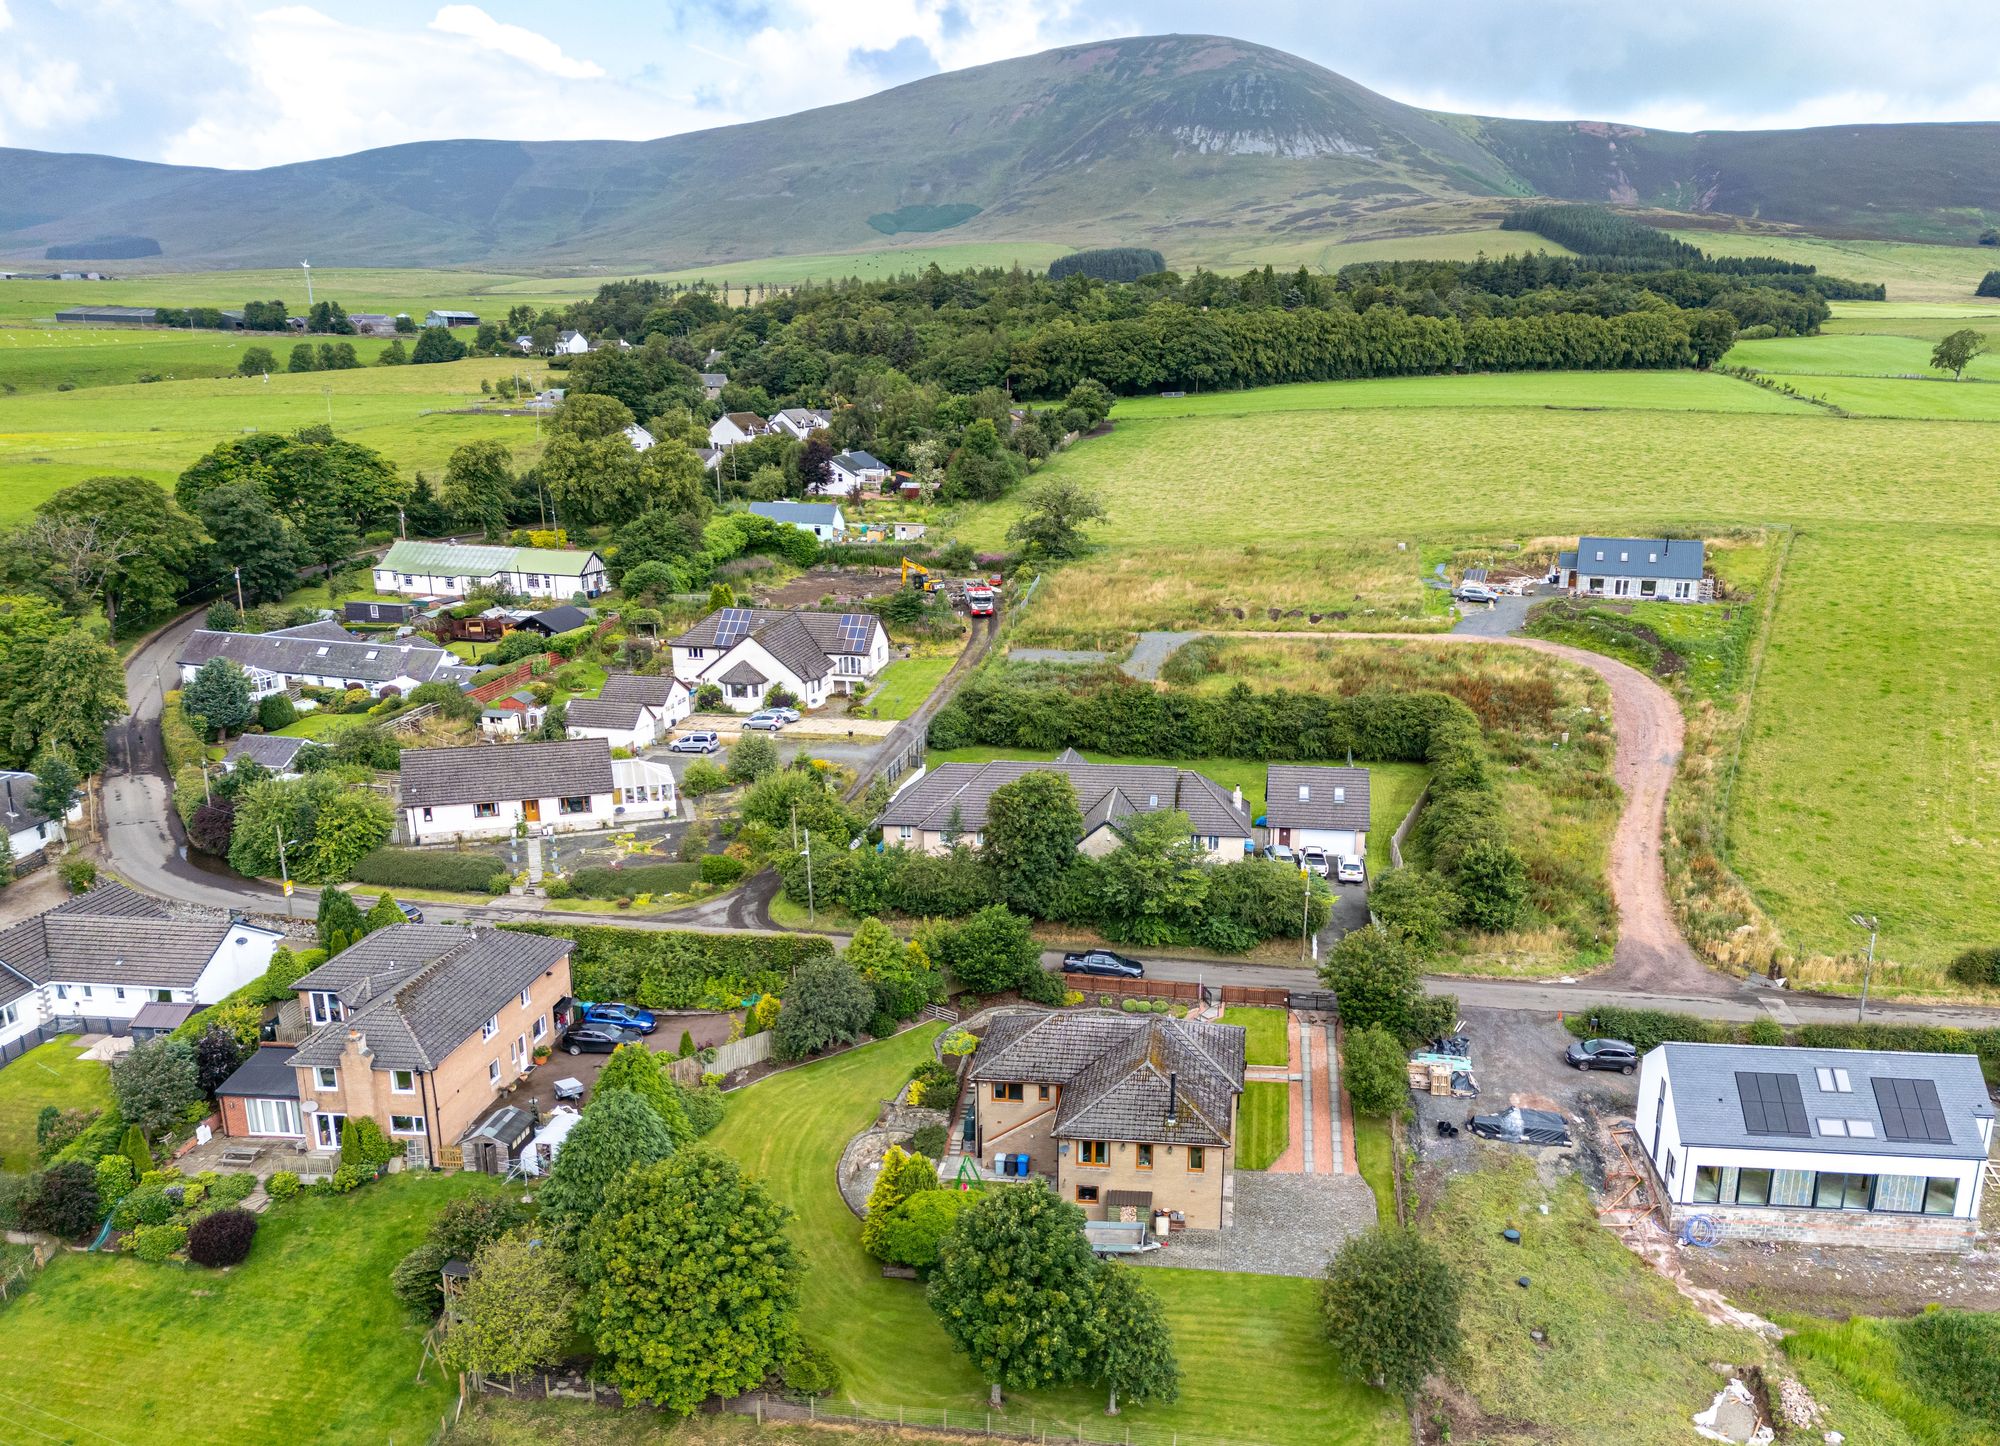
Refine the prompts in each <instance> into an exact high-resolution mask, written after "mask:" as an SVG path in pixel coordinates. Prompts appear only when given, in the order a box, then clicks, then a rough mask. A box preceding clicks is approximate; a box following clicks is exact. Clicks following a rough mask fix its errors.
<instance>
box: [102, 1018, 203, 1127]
mask: <svg viewBox="0 0 2000 1446" xmlns="http://www.w3.org/2000/svg"><path fill="white" fill-rule="evenodd" d="M111 1092H112V1093H113V1094H114V1095H115V1096H116V1097H117V1099H118V1110H119V1113H120V1114H122V1115H124V1116H125V1118H126V1119H127V1120H129V1121H131V1122H132V1123H133V1124H135V1125H137V1126H138V1127H139V1128H140V1129H141V1130H142V1131H144V1132H145V1133H146V1134H147V1135H148V1136H151V1137H154V1138H157V1137H159V1136H160V1135H163V1134H165V1133H166V1132H167V1131H168V1130H169V1129H171V1128H172V1127H173V1126H174V1125H176V1124H178V1123H179V1122H180V1119H181V1116H182V1115H183V1114H185V1113H186V1111H187V1108H188V1106H189V1105H193V1104H198V1103H200V1101H201V1098H202V1094H201V1078H200V1075H199V1074H198V1073H197V1071H196V1068H195V1061H194V1050H193V1049H192V1048H191V1047H190V1046H189V1045H188V1044H187V1043H186V1042H185V1041H182V1040H178V1039H167V1038H164V1037H161V1038H157V1039H149V1040H147V1041H146V1042H145V1043H143V1044H137V1045H134V1046H133V1047H132V1048H131V1049H130V1050H128V1051H126V1052H125V1053H124V1054H123V1055H120V1056H119V1057H118V1058H117V1059H115V1060H113V1061H112V1064H111Z"/></svg>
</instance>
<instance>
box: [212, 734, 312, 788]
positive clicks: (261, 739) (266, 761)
mask: <svg viewBox="0 0 2000 1446" xmlns="http://www.w3.org/2000/svg"><path fill="white" fill-rule="evenodd" d="M309 742H311V740H310V739H307V738H281V737H280V736H278V735H277V734H276V733H245V734H244V735H243V736H242V737H241V738H238V739H237V740H236V741H235V742H234V743H232V744H230V745H229V751H228V752H227V753H225V754H223V755H222V766H223V768H224V769H225V770H229V771H232V772H233V771H234V770H235V768H236V766H237V765H238V764H239V763H242V762H244V761H245V760H246V759H247V760H248V761H249V762H251V763H254V764H256V765H257V766H258V767H259V768H265V769H269V770H270V771H271V772H272V773H275V774H276V775H277V776H278V777H280V778H292V777H295V776H297V774H298V771H299V770H298V761H299V750H300V749H302V748H304V747H305V746H306V744H307V743H309Z"/></svg>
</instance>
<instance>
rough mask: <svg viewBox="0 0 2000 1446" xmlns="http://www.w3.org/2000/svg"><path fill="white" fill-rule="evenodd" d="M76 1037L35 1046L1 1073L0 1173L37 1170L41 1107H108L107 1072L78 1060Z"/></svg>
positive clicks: (92, 1063)
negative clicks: (36, 1124) (2, 1171)
mask: <svg viewBox="0 0 2000 1446" xmlns="http://www.w3.org/2000/svg"><path fill="white" fill-rule="evenodd" d="M80 1053H81V1052H80V1051H79V1050H78V1049H77V1046H76V1041H75V1037H74V1036H70V1037H67V1038H63V1039H52V1040H50V1041H49V1042H48V1043H47V1044H41V1045H37V1046H36V1047H35V1048H33V1049H31V1050H29V1051H28V1052H27V1053H26V1054H24V1055H22V1056H21V1057H20V1058H19V1059H17V1060H15V1061H14V1062H13V1063H12V1064H10V1065H8V1066H7V1067H6V1068H5V1069H0V1170H9V1171H25V1170H30V1169H33V1168H34V1165H35V1119H36V1117H37V1116H38V1115H40V1114H41V1112H42V1110H43V1108H44V1107H46V1106H48V1105H54V1106H55V1107H56V1108H57V1109H63V1110H79V1109H88V1110H101V1109H103V1108H105V1107H106V1106H107V1105H109V1104H110V1103H111V1072H110V1071H109V1070H108V1069H106V1068H105V1067H104V1066H103V1065H101V1064H99V1063H98V1062H97V1061H96V1060H94V1059H83V1058H80V1057H79V1056H80Z"/></svg>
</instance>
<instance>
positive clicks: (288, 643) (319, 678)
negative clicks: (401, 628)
mask: <svg viewBox="0 0 2000 1446" xmlns="http://www.w3.org/2000/svg"><path fill="white" fill-rule="evenodd" d="M211 658H227V659H228V660H229V661H230V662H232V663H234V664H236V665H237V666H238V667H239V668H241V669H242V670H243V671H244V672H245V673H246V674H248V675H249V678H250V692H251V695H252V696H253V697H257V698H264V697H268V696H269V695H270V694H272V693H282V692H284V691H285V690H286V689H287V688H289V687H291V686H293V685H294V684H296V685H299V686H301V687H311V688H341V689H348V688H365V689H367V690H368V691H369V692H370V693H374V694H377V695H379V694H381V693H382V692H383V691H384V690H385V689H388V688H395V689H396V690H397V691H398V692H401V693H408V692H409V691H410V689H412V688H414V687H416V686H417V685H418V684H420V683H434V682H437V683H451V684H452V685H454V686H457V685H459V684H463V683H467V682H470V681H471V680H472V677H473V675H474V673H475V672H476V671H477V670H476V669H473V668H469V667H467V666H465V665H464V664H463V663H461V662H459V660H458V658H457V656H456V655H455V654H453V653H451V652H448V651H446V650H445V649H444V648H441V647H439V646H438V645H437V644H436V643H434V642H432V641H431V640H430V639H429V638H424V637H418V636H416V635H415V634H412V635H411V636H409V637H407V638H397V639H395V640H394V641H383V640H382V639H380V638H360V637H356V636H355V635H354V634H353V633H350V632H348V631H347V630H346V629H345V628H343V627H341V626H340V625H339V624H338V623H328V622H319V623H306V624H304V625H302V626H300V627H296V628H280V629H278V630H277V631H276V632H274V633H224V632H216V631H214V630H213V629H210V628H198V629H196V630H195V631H194V632H192V633H189V634H188V640H187V642H186V643H184V644H183V645H182V646H181V651H180V657H179V659H178V662H179V665H180V673H181V683H182V685H183V686H185V685H186V684H188V683H191V682H193V681H194V676H195V674H196V673H198V672H200V671H201V665H202V664H203V663H206V662H208V661H209V660H210V659H211Z"/></svg>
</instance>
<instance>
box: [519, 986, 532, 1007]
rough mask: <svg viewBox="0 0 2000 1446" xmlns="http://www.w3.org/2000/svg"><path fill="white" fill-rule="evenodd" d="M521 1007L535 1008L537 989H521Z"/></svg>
mask: <svg viewBox="0 0 2000 1446" xmlns="http://www.w3.org/2000/svg"><path fill="white" fill-rule="evenodd" d="M521 1007H522V1008H523V1009H533V1008H534V1007H535V991H534V990H533V988H528V989H523V990H522V991H521Z"/></svg>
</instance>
